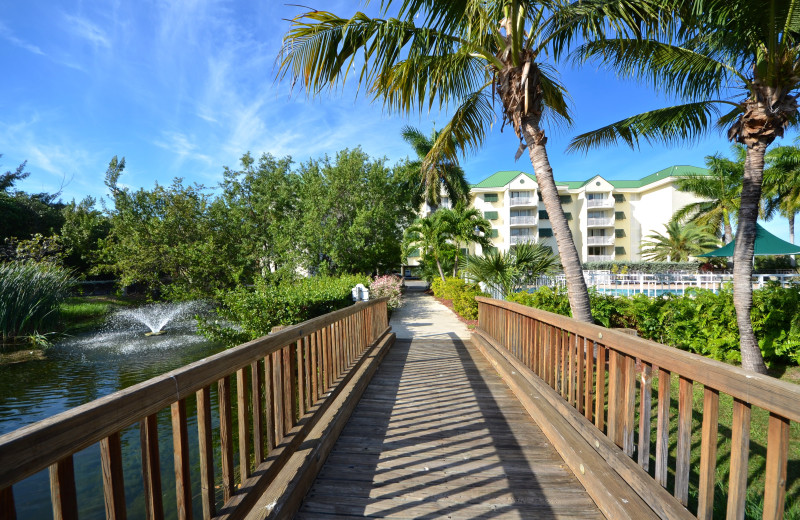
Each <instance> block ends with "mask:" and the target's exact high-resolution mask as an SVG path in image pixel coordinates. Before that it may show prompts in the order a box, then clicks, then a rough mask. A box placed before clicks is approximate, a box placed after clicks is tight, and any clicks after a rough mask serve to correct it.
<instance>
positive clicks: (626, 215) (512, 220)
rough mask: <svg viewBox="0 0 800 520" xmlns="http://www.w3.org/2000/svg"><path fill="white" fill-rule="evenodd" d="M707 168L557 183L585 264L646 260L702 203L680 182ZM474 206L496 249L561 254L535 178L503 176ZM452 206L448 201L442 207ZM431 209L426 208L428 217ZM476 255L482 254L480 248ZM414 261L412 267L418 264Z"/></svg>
mask: <svg viewBox="0 0 800 520" xmlns="http://www.w3.org/2000/svg"><path fill="white" fill-rule="evenodd" d="M707 174H708V171H707V170H705V169H704V168H697V167H694V166H670V167H669V168H665V169H663V170H661V171H658V172H656V173H653V174H652V175H648V176H647V177H644V178H642V179H639V180H606V179H604V178H603V177H601V176H599V175H596V176H594V177H592V178H591V179H588V180H586V181H574V182H556V186H557V188H558V193H559V196H560V199H561V204H562V207H563V208H564V212H565V214H566V217H567V220H568V222H569V224H570V228H571V230H572V237H573V239H574V240H575V245H576V246H577V248H578V251H579V252H580V255H581V261H583V262H598V261H610V260H616V261H638V260H641V248H642V240H643V239H644V238H645V237H647V235H650V234H652V233H656V232H658V233H664V232H665V225H666V224H667V222H669V220H670V219H671V218H672V216H673V215H674V214H675V212H676V211H678V210H679V209H681V208H682V207H684V206H686V205H687V204H691V203H693V202H698V201H699V200H700V199H698V198H697V197H696V196H695V195H693V194H692V193H687V192H683V191H679V190H678V189H677V188H676V187H675V182H676V180H677V179H678V178H680V177H685V176H689V175H707ZM471 199H472V200H471V204H472V206H474V207H475V208H477V209H479V210H481V211H482V212H483V215H484V217H485V218H486V219H488V220H489V221H490V222H491V223H492V230H491V234H490V236H491V238H492V242H493V247H496V248H497V249H499V250H501V251H506V250H508V249H509V248H510V247H512V246H514V245H515V244H519V243H522V242H541V243H543V244H545V245H547V246H550V247H551V248H552V249H553V251H554V252H556V253H557V252H558V248H557V247H556V242H555V238H554V236H553V229H552V227H551V226H550V220H549V219H548V216H547V211H546V210H545V208H544V203H543V202H542V200H541V197H540V195H539V190H538V184H537V182H536V177H535V176H534V175H531V174H528V173H525V172H521V171H501V172H497V173H495V174H493V175H491V176H489V177H487V178H486V179H484V180H482V181H481V182H479V183H477V184H474V185H472V186H471ZM448 205H449V202H448V201H447V199H445V198H443V200H442V206H445V207H446V206H448ZM428 211H429V208H423V211H422V214H423V215H424V214H426V213H427V212H428ZM471 249H472V250H471V251H470V253H473V254H481V253H482V251H481V248H480V246H473V247H472V248H471ZM414 260H417V259H415V258H409V264H411V265H414V264H416V263H417V262H415V261H414Z"/></svg>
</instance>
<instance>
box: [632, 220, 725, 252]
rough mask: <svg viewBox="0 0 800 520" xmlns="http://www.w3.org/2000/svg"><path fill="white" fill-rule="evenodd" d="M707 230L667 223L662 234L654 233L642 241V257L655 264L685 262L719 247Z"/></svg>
mask: <svg viewBox="0 0 800 520" xmlns="http://www.w3.org/2000/svg"><path fill="white" fill-rule="evenodd" d="M708 229H709V228H707V227H703V226H700V225H698V224H695V223H693V222H688V223H686V224H681V223H680V222H678V221H677V220H675V219H673V220H672V221H670V222H669V223H667V226H666V230H665V233H664V234H662V233H658V232H655V233H653V234H650V235H647V237H646V238H645V240H642V257H643V258H645V259H647V260H653V261H655V262H687V261H688V260H689V257H690V256H697V255H702V254H703V253H707V252H709V251H711V250H712V249H715V248H717V247H719V241H718V240H717V238H716V237H715V236H714V234H713V233H711V232H710V231H709V230H708Z"/></svg>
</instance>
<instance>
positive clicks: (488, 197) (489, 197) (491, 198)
mask: <svg viewBox="0 0 800 520" xmlns="http://www.w3.org/2000/svg"><path fill="white" fill-rule="evenodd" d="M483 200H484V202H497V193H484V194H483Z"/></svg>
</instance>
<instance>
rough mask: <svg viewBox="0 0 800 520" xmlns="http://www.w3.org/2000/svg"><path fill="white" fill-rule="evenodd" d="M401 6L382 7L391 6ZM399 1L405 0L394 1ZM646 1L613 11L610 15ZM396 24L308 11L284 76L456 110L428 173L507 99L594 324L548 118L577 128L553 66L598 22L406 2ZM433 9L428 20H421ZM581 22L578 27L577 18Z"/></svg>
mask: <svg viewBox="0 0 800 520" xmlns="http://www.w3.org/2000/svg"><path fill="white" fill-rule="evenodd" d="M392 3H393V2H392V0H384V1H383V2H382V3H381V5H382V7H383V8H384V9H388V8H389V6H390V5H392ZM395 3H397V2H395ZM640 3H641V2H640V1H634V0H628V1H618V2H614V3H613V4H612V5H610V6H605V7H604V8H605V9H606V11H605V14H609V13H612V10H614V9H619V12H621V13H623V14H624V13H625V10H626V6H628V5H630V6H637V5H639V4H640ZM400 4H401V7H400V9H399V15H398V17H397V18H391V19H386V20H384V19H378V18H370V17H368V16H366V15H365V14H363V13H356V14H355V15H354V16H352V17H351V18H339V17H337V16H336V15H334V14H332V13H329V12H323V11H309V12H307V13H304V14H301V15H299V16H297V17H295V18H294V19H293V20H292V26H291V29H290V30H289V32H288V34H287V35H286V36H285V37H284V45H283V49H282V53H281V61H280V66H279V72H278V76H279V77H286V76H289V77H290V78H291V80H292V81H293V82H298V81H299V82H300V84H301V85H302V86H303V87H304V88H305V89H306V90H307V91H309V92H312V93H317V92H319V91H321V90H323V89H333V88H336V87H337V86H338V85H339V84H341V83H342V82H344V81H345V79H346V77H347V74H348V73H350V74H351V75H352V77H358V81H359V83H360V84H361V85H362V86H364V87H365V91H367V92H369V93H370V94H372V95H374V96H375V97H376V98H381V99H382V100H383V102H384V104H385V106H386V107H387V108H388V109H389V110H393V111H399V112H403V113H411V112H421V111H423V110H426V109H431V108H433V107H434V105H436V104H438V108H440V109H442V108H444V107H451V106H454V107H455V110H454V112H453V116H452V119H451V120H450V121H449V122H448V123H447V124H446V125H445V126H444V127H443V128H442V131H441V132H440V133H439V135H438V136H437V138H436V140H435V142H434V143H433V147H432V148H431V150H430V151H429V152H428V154H427V155H426V158H425V160H424V161H423V169H426V168H430V167H431V166H430V165H434V164H437V163H439V162H440V161H442V160H443V158H444V159H447V160H450V161H455V159H456V158H457V157H458V155H459V154H460V153H465V152H467V151H475V150H477V149H478V148H479V146H480V145H481V143H482V142H483V141H484V140H485V138H486V135H487V132H488V131H489V129H490V128H491V127H492V125H493V123H494V121H495V119H496V117H497V116H496V112H495V108H494V107H495V105H494V101H495V99H498V100H499V107H500V117H501V119H502V121H503V125H505V124H509V125H510V126H511V127H512V128H513V130H514V132H515V134H516V136H517V137H518V139H519V143H520V144H519V148H518V152H517V157H519V156H520V155H521V154H522V153H523V152H524V151H525V150H527V151H528V155H529V156H530V159H531V163H532V165H533V168H534V172H535V173H536V177H537V181H538V184H539V191H540V193H541V195H542V199H543V201H544V205H545V208H546V210H547V213H548V215H549V216H550V223H551V225H552V227H553V232H554V235H555V237H556V241H557V244H558V251H559V254H560V257H561V262H562V264H563V266H564V272H565V275H566V278H567V285H568V293H569V300H570V307H571V308H572V314H573V316H574V317H575V318H576V319H578V320H581V321H585V322H590V323H591V322H592V313H591V307H590V303H589V294H588V291H587V288H586V282H585V281H584V278H583V269H582V267H581V262H580V257H579V255H578V250H577V248H576V247H575V243H574V241H573V239H572V233H571V231H570V228H569V225H568V223H567V219H566V217H565V216H564V211H563V208H562V207H561V204H560V201H559V197H558V192H557V190H556V185H555V181H554V179H553V170H552V168H551V166H550V161H549V158H548V155H547V148H546V144H547V137H546V136H545V131H544V129H543V126H542V123H543V121H545V122H549V123H550V124H556V125H558V124H565V125H566V124H569V123H571V122H572V118H571V116H570V112H569V108H568V104H567V96H568V95H567V92H566V90H565V88H564V86H563V85H562V84H561V83H560V82H559V81H558V79H557V77H556V71H555V69H554V67H553V66H552V65H551V64H549V63H547V61H546V59H547V57H548V56H550V53H549V50H550V45H551V43H552V42H554V41H555V36H556V35H558V36H559V38H560V37H561V36H563V35H564V34H575V33H577V32H578V31H579V30H582V29H586V30H587V31H589V30H591V28H592V27H594V26H593V25H591V23H593V22H594V20H592V19H590V18H591V17H585V19H586V20H589V22H587V25H586V26H582V25H580V24H581V23H582V20H583V19H584V18H579V17H577V18H575V19H573V20H571V21H570V22H569V24H570V25H562V26H557V25H555V24H553V23H549V22H550V20H551V16H552V13H554V11H555V9H556V8H557V7H558V6H559V5H560V4H561V2H558V1H552V2H551V1H543V2H537V3H535V4H534V3H533V2H529V1H524V0H522V1H520V0H493V1H486V0H460V1H455V0H453V1H443V0H402V2H400ZM417 13H424V14H421V15H420V16H422V17H423V19H422V24H421V25H419V26H418V25H416V23H415V21H414V20H415V18H414V15H416V14H417ZM576 20H577V21H576Z"/></svg>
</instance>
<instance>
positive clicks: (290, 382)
mask: <svg viewBox="0 0 800 520" xmlns="http://www.w3.org/2000/svg"><path fill="white" fill-rule="evenodd" d="M292 347H294V344H291V345H286V346H285V347H283V349H282V350H281V356H282V357H281V370H282V372H281V382H282V383H283V388H282V389H281V394H280V395H281V399H282V400H283V435H286V434H288V433H289V430H291V429H292V426H293V425H294V413H295V403H296V401H297V396H296V395H295V393H294V388H295V386H296V385H297V375H296V374H297V370H296V368H297V367H296V366H295V367H293V366H292V357H293V356H292V351H293V350H294V348H292ZM292 368H294V369H295V370H292ZM293 372H294V374H295V375H292V373H293Z"/></svg>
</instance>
